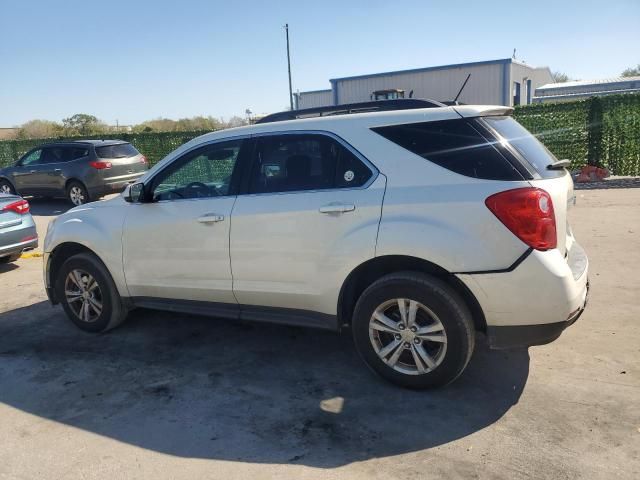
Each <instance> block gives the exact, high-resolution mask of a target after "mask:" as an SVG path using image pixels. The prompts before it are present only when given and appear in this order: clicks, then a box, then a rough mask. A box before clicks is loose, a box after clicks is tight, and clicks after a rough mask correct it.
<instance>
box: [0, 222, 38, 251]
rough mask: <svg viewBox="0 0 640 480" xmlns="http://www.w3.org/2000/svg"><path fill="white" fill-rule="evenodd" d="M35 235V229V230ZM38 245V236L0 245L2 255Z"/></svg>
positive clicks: (31, 248) (30, 248)
mask: <svg viewBox="0 0 640 480" xmlns="http://www.w3.org/2000/svg"><path fill="white" fill-rule="evenodd" d="M33 235H35V229H34V232H33ZM25 236H26V235H25ZM37 247H38V238H37V237H36V238H34V239H32V240H27V241H25V242H18V243H14V244H11V245H3V246H0V257H9V256H11V255H15V254H19V253H22V252H24V251H25V250H33V249H34V248H37Z"/></svg>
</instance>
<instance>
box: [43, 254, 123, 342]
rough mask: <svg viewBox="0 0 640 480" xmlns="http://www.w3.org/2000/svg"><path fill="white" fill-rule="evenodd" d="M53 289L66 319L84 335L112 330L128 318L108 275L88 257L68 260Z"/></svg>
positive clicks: (81, 255) (61, 269)
mask: <svg viewBox="0 0 640 480" xmlns="http://www.w3.org/2000/svg"><path fill="white" fill-rule="evenodd" d="M55 289H56V297H57V298H58V299H59V300H60V303H62V306H63V308H64V310H65V312H66V314H67V316H68V317H69V319H70V320H71V321H72V322H73V323H74V324H75V325H76V326H77V327H78V328H80V329H81V330H84V331H86V332H94V333H95V332H104V331H107V330H111V329H112V328H115V327H117V326H118V325H120V324H121V323H122V322H123V321H124V320H125V318H126V317H127V309H126V307H125V306H124V304H123V302H122V299H121V298H120V295H119V294H118V290H117V288H116V285H115V283H114V282H113V279H112V278H111V275H110V274H109V272H108V271H107V269H106V268H105V266H104V265H103V264H102V262H100V260H98V259H97V258H96V257H95V256H93V255H91V254H86V253H81V254H78V255H74V256H72V257H70V258H69V259H67V260H66V261H65V262H64V264H63V265H62V267H61V268H60V270H59V272H58V275H57V278H56V282H55Z"/></svg>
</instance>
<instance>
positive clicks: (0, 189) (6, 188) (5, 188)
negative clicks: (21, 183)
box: [0, 184, 11, 193]
mask: <svg viewBox="0 0 640 480" xmlns="http://www.w3.org/2000/svg"><path fill="white" fill-rule="evenodd" d="M0 192H1V193H11V187H10V186H9V185H6V184H4V185H0Z"/></svg>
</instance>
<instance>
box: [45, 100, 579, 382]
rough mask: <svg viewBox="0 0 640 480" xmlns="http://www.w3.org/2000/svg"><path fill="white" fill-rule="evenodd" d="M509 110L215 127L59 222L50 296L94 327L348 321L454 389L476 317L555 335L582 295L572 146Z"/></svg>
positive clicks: (365, 346)
mask: <svg viewBox="0 0 640 480" xmlns="http://www.w3.org/2000/svg"><path fill="white" fill-rule="evenodd" d="M391 108H393V109H394V110H389V109H391ZM358 110H374V111H372V112H367V113H353V112H354V111H358ZM375 110H378V111H375ZM510 113H511V110H510V109H509V108H505V107H486V106H445V105H443V104H439V103H437V102H430V101H418V100H405V101H395V102H391V101H389V102H377V103H376V102H373V103H371V104H365V105H352V106H345V107H329V108H321V109H316V110H309V111H293V112H284V113H281V114H274V115H272V116H270V117H267V118H265V119H263V120H262V121H261V122H260V123H259V124H257V125H252V126H248V127H242V128H236V129H231V130H224V131H220V132H214V133H210V134H207V135H203V136H201V137H199V138H196V139H194V140H192V141H190V142H188V143H186V144H185V145H183V146H181V147H180V148H178V149H177V150H176V151H174V152H173V153H171V154H169V155H168V156H167V157H166V158H165V159H164V160H162V161H161V162H160V163H158V164H157V165H155V166H154V167H153V168H152V169H151V170H149V171H148V172H147V173H146V174H145V176H144V177H142V179H141V182H140V183H137V184H135V185H133V186H131V187H130V188H128V189H127V190H125V192H124V193H123V194H122V195H121V196H120V197H118V198H114V199H112V200H108V201H102V202H96V203H90V204H87V205H84V206H82V207H78V208H74V209H73V210H70V211H69V212H67V213H65V214H63V215H60V216H59V217H58V218H57V219H56V220H55V221H54V222H52V223H51V224H50V226H49V230H48V232H47V236H46V239H45V244H44V251H45V262H44V268H45V271H44V278H45V283H46V288H47V293H48V295H49V298H50V300H51V301H52V302H53V303H54V304H55V303H61V304H62V306H63V307H64V309H65V311H66V313H67V315H68V316H69V318H70V319H71V320H72V321H73V323H75V324H76V325H77V326H78V327H80V328H81V329H83V330H86V331H90V332H102V331H105V330H108V329H111V328H113V327H115V326H117V325H118V324H120V323H121V322H122V321H123V320H124V319H125V317H126V315H127V313H128V311H129V310H131V309H132V308H135V307H145V308H152V309H162V310H171V311H175V312H187V313H195V314H204V315H210V316H213V317H225V318H231V319H242V320H254V321H266V322H275V323H283V324H291V325H300V326H310V327H318V328H326V329H332V330H340V329H342V328H345V327H348V328H350V329H351V331H352V332H353V337H354V340H355V345H356V348H357V350H358V351H359V353H360V354H361V356H362V358H363V359H364V361H365V362H366V363H367V364H368V365H369V366H370V367H371V368H372V369H373V370H374V371H375V372H377V373H378V374H380V375H381V376H383V377H384V378H386V379H388V380H390V381H392V382H394V383H396V384H399V385H402V386H406V387H410V388H425V387H433V386H440V385H444V384H446V383H448V382H451V381H452V380H454V379H455V378H456V377H458V376H459V375H460V374H461V372H462V371H463V370H464V368H465V366H466V365H467V363H468V362H469V359H470V358H471V354H472V351H473V347H474V341H475V332H476V331H480V332H484V333H485V334H486V336H487V338H488V342H489V344H490V345H491V346H492V347H495V348H505V347H514V346H527V345H537V344H543V343H547V342H550V341H552V340H554V339H555V338H557V337H558V336H559V335H560V333H561V332H562V331H563V330H564V329H565V328H566V327H567V326H568V325H570V324H571V323H573V322H574V321H575V320H576V319H577V318H578V316H579V315H580V314H581V312H582V311H583V309H584V307H585V304H586V300H587V291H588V282H587V263H588V262H587V257H586V255H585V253H584V251H583V249H582V248H581V247H580V245H578V243H576V241H575V240H574V237H573V234H572V232H571V229H570V228H569V225H568V224H567V209H568V208H569V207H570V206H571V205H572V203H573V202H574V195H573V182H572V180H571V176H570V175H569V173H568V172H567V171H566V170H565V169H564V168H562V167H563V166H565V165H566V162H564V161H558V160H556V159H555V157H554V156H553V155H552V154H551V153H549V151H547V149H546V148H545V147H544V146H543V145H542V144H541V143H540V142H538V141H537V140H536V139H535V138H534V137H533V136H532V135H531V134H529V133H528V132H527V131H526V130H525V129H524V128H523V127H522V126H520V125H519V124H518V123H517V122H516V121H515V120H513V119H512V118H511V117H510V116H509V114H510ZM313 115H315V116H313ZM300 117H306V118H300ZM281 119H285V120H284V121H280V120H281ZM287 119H289V120H287Z"/></svg>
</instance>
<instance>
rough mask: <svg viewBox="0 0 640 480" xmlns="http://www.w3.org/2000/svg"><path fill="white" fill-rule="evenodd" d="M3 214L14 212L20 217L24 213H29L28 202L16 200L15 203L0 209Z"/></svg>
mask: <svg viewBox="0 0 640 480" xmlns="http://www.w3.org/2000/svg"><path fill="white" fill-rule="evenodd" d="M2 211H3V212H15V213H19V214H20V215H24V214H25V213H29V202H27V201H26V200H18V201H17V202H13V203H10V204H9V205H6V206H4V207H2Z"/></svg>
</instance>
